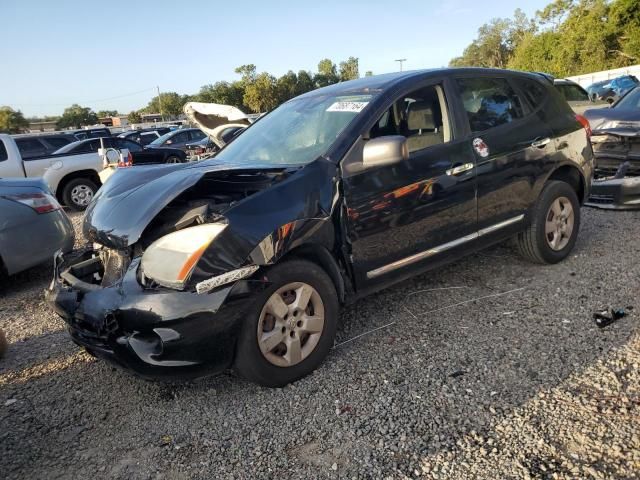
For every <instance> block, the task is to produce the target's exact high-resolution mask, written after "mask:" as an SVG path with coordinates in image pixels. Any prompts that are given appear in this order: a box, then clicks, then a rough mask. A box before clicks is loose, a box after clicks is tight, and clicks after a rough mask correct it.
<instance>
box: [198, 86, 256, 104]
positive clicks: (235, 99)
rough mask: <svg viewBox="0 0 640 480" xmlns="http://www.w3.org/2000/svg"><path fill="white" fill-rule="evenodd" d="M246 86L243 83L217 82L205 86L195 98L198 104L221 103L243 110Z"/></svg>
mask: <svg viewBox="0 0 640 480" xmlns="http://www.w3.org/2000/svg"><path fill="white" fill-rule="evenodd" d="M243 98H244V86H243V84H242V82H240V81H236V82H216V83H214V84H213V85H211V84H210V85H204V86H203V87H201V88H200V91H199V92H198V94H197V95H196V96H195V100H196V101H198V102H206V103H219V104H222V105H232V106H234V107H238V108H242V107H243V106H244V100H243Z"/></svg>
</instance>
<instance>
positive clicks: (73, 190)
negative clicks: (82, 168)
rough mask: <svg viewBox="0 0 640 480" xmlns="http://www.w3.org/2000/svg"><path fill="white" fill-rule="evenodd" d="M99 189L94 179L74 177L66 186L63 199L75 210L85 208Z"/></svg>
mask: <svg viewBox="0 0 640 480" xmlns="http://www.w3.org/2000/svg"><path fill="white" fill-rule="evenodd" d="M97 191H98V186H97V185H96V184H95V183H94V182H93V181H91V180H89V179H87V178H74V179H73V180H71V181H70V182H69V183H67V184H66V185H65V186H64V189H63V190H62V200H63V201H64V203H65V205H67V206H68V207H71V208H72V209H74V210H80V211H81V210H85V209H86V208H87V207H88V206H89V204H90V203H91V200H93V197H94V195H95V194H96V192H97Z"/></svg>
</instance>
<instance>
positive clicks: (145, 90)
mask: <svg viewBox="0 0 640 480" xmlns="http://www.w3.org/2000/svg"><path fill="white" fill-rule="evenodd" d="M155 89H156V87H151V88H145V89H144V90H138V91H137V92H132V93H125V94H123V95H116V96H115V97H108V98H100V99H97V100H81V101H78V100H76V101H75V102H73V103H78V104H80V103H83V104H90V103H100V102H108V101H110V100H116V99H118V98H124V97H132V96H134V95H139V94H141V93H145V92H150V91H152V90H155ZM13 105H14V106H21V107H59V106H68V105H69V102H65V103H14V104H13Z"/></svg>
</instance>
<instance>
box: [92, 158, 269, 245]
mask: <svg viewBox="0 0 640 480" xmlns="http://www.w3.org/2000/svg"><path fill="white" fill-rule="evenodd" d="M243 170H244V171H250V172H256V171H260V170H271V171H273V170H274V166H273V165H268V166H266V165H247V164H229V163H224V162H220V161H216V160H215V159H214V160H210V161H206V162H201V163H198V164H196V165H188V164H174V165H150V166H148V167H147V166H138V167H132V168H126V169H125V168H123V169H118V170H117V171H116V172H115V173H114V174H113V175H112V176H111V177H110V178H109V181H107V183H105V184H104V185H103V186H102V188H101V189H100V190H99V191H98V194H97V195H96V196H95V198H94V200H93V202H91V204H90V205H89V207H88V208H87V211H86V214H85V217H84V225H83V230H84V235H85V237H86V238H87V239H88V240H89V241H92V242H99V243H101V244H103V245H105V246H108V247H110V248H117V249H125V248H127V247H129V246H131V245H133V244H134V243H136V242H137V241H138V240H139V239H140V236H141V235H142V233H143V232H144V230H145V228H146V227H147V225H148V224H149V223H150V222H151V220H153V218H154V217H155V216H156V215H158V213H159V212H160V211H161V210H162V209H163V208H164V207H165V206H166V205H168V204H169V203H170V202H171V201H172V200H174V199H175V198H176V197H177V196H178V195H180V194H181V193H182V192H184V191H185V190H187V189H188V188H190V187H192V186H193V185H195V184H196V183H197V182H198V181H199V180H200V179H201V178H202V177H203V176H204V175H205V174H208V173H212V172H224V171H243Z"/></svg>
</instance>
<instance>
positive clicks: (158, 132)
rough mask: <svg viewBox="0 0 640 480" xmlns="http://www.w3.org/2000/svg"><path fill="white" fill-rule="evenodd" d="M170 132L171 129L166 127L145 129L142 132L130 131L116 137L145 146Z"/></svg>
mask: <svg viewBox="0 0 640 480" xmlns="http://www.w3.org/2000/svg"><path fill="white" fill-rule="evenodd" d="M170 131H171V129H170V128H168V127H158V128H146V129H143V130H131V131H129V132H124V133H121V134H119V135H118V137H120V138H126V139H128V140H133V141H134V142H138V143H139V144H140V145H143V146H146V145H149V144H150V143H151V142H153V141H154V140H157V139H158V138H160V137H161V136H162V135H164V134H166V133H169V132H170Z"/></svg>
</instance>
